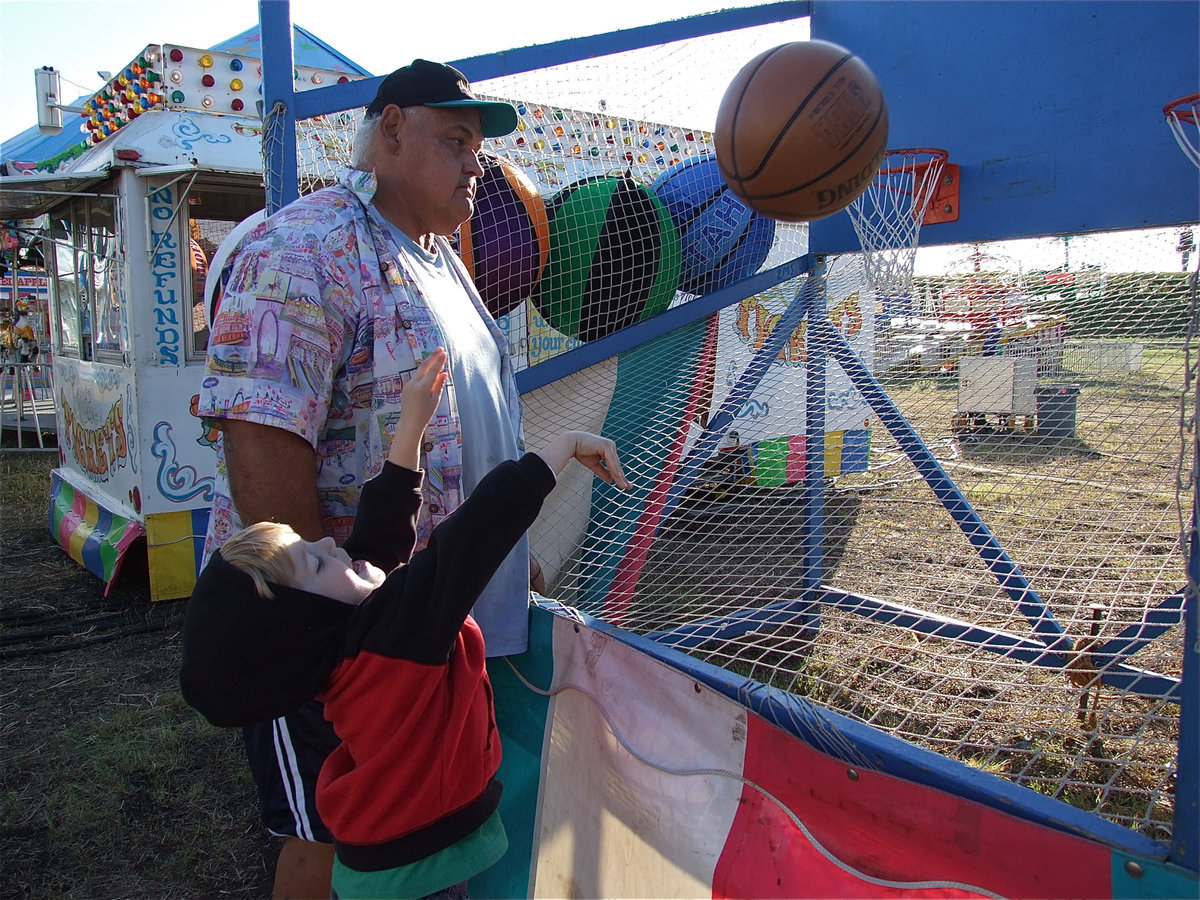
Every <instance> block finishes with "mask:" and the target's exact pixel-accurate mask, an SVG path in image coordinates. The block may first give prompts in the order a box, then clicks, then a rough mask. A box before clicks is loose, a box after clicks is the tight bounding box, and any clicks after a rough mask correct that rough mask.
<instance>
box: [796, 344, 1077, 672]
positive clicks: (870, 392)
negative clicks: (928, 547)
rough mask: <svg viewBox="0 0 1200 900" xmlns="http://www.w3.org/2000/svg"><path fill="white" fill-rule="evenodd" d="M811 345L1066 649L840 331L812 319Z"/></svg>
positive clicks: (1052, 644) (1003, 581)
mask: <svg viewBox="0 0 1200 900" xmlns="http://www.w3.org/2000/svg"><path fill="white" fill-rule="evenodd" d="M808 337H809V342H810V344H811V343H812V342H813V341H822V342H824V344H825V345H826V347H827V348H828V350H829V353H830V355H831V356H832V357H833V358H834V359H835V360H837V362H838V364H839V365H840V366H841V367H842V369H843V370H844V371H845V372H846V374H847V375H848V376H849V377H850V380H851V382H852V383H853V384H854V386H855V388H856V389H857V390H858V392H859V393H860V394H862V396H863V399H864V400H866V401H867V404H868V405H869V406H870V407H871V411H872V412H874V413H875V415H877V416H878V417H879V419H880V421H881V422H883V426H884V427H885V428H886V429H887V430H888V432H889V433H890V434H891V435H892V437H893V438H895V440H896V443H898V444H899V445H900V448H901V449H902V450H903V451H904V452H905V454H907V456H908V458H909V459H910V460H912V462H913V465H914V466H916V469H917V471H918V472H919V473H920V474H921V476H922V477H923V478H924V479H925V481H926V483H928V485H929V486H930V487H931V488H932V489H933V493H934V495H935V496H936V497H937V498H938V500H939V501H941V504H942V506H944V507H945V508H946V510H947V511H948V512H949V513H950V515H951V517H952V518H953V519H954V521H955V523H956V524H957V525H958V527H959V528H960V529H961V530H962V532H963V534H965V535H966V536H967V540H969V541H970V542H971V546H973V547H974V548H975V550H976V552H977V553H978V554H979V556H980V557H981V558H982V559H983V561H984V563H986V564H987V567H988V569H990V570H991V572H992V574H993V575H995V576H996V580H997V581H998V582H999V583H1000V586H1001V587H1002V588H1003V589H1004V591H1005V593H1007V594H1008V595H1009V597H1011V598H1012V600H1013V602H1014V603H1016V604H1017V608H1018V609H1020V610H1021V613H1022V615H1024V616H1025V618H1027V619H1028V620H1029V622H1030V624H1032V625H1033V630H1034V632H1035V633H1037V634H1038V635H1039V636H1040V637H1041V638H1042V639H1043V640H1044V641H1046V644H1047V646H1048V647H1049V648H1050V649H1051V650H1053V651H1056V652H1066V651H1068V650H1070V649H1072V647H1073V646H1074V643H1073V642H1072V641H1071V639H1070V638H1069V637H1067V635H1066V632H1065V631H1064V630H1063V627H1062V625H1061V624H1060V623H1059V621H1058V619H1057V618H1055V616H1054V613H1053V612H1051V611H1050V607H1048V606H1047V605H1046V603H1045V601H1043V600H1042V598H1041V597H1039V596H1038V594H1037V591H1035V590H1034V589H1033V586H1032V585H1031V584H1030V583H1029V581H1028V580H1027V579H1026V578H1025V576H1024V575H1023V574H1021V570H1020V569H1018V568H1017V565H1016V563H1014V562H1013V561H1012V559H1011V558H1010V557H1009V555H1008V553H1007V552H1005V550H1004V548H1003V547H1002V546H1000V542H999V541H998V540H996V536H995V535H994V534H992V532H991V529H989V528H988V527H987V525H986V524H985V523H984V521H983V519H981V518H980V517H979V513H978V512H976V511H975V508H974V507H973V506H971V503H970V501H969V500H967V498H966V497H965V496H964V495H963V493H962V491H960V490H959V489H958V485H956V484H955V483H954V481H953V480H952V479H951V478H950V476H949V475H947V474H946V470H945V469H943V468H942V467H941V464H940V463H938V461H937V459H936V457H934V455H933V453H932V452H931V451H930V449H929V448H928V447H927V446H925V442H924V441H922V440H921V438H920V436H919V435H918V434H917V432H916V430H915V429H914V428H913V427H912V425H910V424H909V422H908V420H907V419H906V418H904V414H903V413H901V412H900V410H899V409H898V408H897V407H896V404H895V403H893V402H892V398H891V397H889V396H888V395H887V392H886V391H885V390H884V389H883V387H882V386H881V385H880V384H879V382H878V381H876V380H875V376H874V375H872V374H871V372H870V370H869V369H867V367H866V366H865V365H863V362H862V360H860V359H859V358H858V355H857V354H856V353H855V352H854V349H853V348H852V347H851V346H850V344H849V343H847V341H846V339H845V338H844V337H843V336H842V335H841V333H840V332H839V331H838V330H837V329H836V328H834V327H833V324H832V323H831V322H829V321H824V322H813V323H812V324H811V325H810V327H809V330H808Z"/></svg>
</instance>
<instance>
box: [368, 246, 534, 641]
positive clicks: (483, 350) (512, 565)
mask: <svg viewBox="0 0 1200 900" xmlns="http://www.w3.org/2000/svg"><path fill="white" fill-rule="evenodd" d="M389 228H391V231H392V236H393V237H394V238H395V239H396V241H397V243H398V244H399V245H400V248H401V250H402V251H403V252H404V253H405V254H407V256H408V259H409V260H410V261H411V262H412V264H413V265H412V268H413V272H414V273H415V276H416V279H417V281H418V287H419V289H420V291H421V293H422V294H423V295H424V297H425V300H426V302H427V304H428V307H429V310H430V311H431V312H432V313H433V317H434V320H435V321H436V322H437V325H438V328H439V329H440V330H441V332H442V335H443V337H444V339H445V341H446V344H445V347H444V349H445V351H446V356H447V361H448V365H449V368H450V378H451V380H452V381H453V384H454V394H455V401H456V402H457V404H458V415H459V419H460V420H461V422H462V452H463V474H462V478H463V494H464V496H466V495H469V494H470V493H471V491H473V490H474V489H475V485H477V484H479V481H480V479H482V478H483V476H484V475H486V474H487V473H488V472H490V471H491V470H492V469H494V468H495V467H496V466H497V465H499V464H500V463H501V462H503V461H504V460H506V459H516V458H517V457H518V455H519V450H518V445H517V436H516V434H515V433H514V432H513V427H512V420H511V419H510V418H509V414H508V407H507V406H506V404H505V400H504V388H503V386H502V384H501V382H500V351H499V348H497V346H496V341H495V340H494V339H493V337H492V334H491V332H490V331H488V328H487V326H486V325H485V324H484V322H483V320H482V319H481V318H480V317H479V313H478V311H477V310H476V309H475V306H474V305H473V304H472V303H471V300H470V298H469V297H468V296H467V294H466V293H465V292H464V290H463V287H462V285H461V284H460V283H459V281H458V278H457V277H456V276H455V274H454V272H453V271H452V270H451V269H450V265H449V263H448V262H447V261H446V260H445V259H442V258H441V257H440V256H439V255H438V254H435V253H430V252H428V251H426V250H425V249H423V248H422V247H421V246H420V245H419V244H417V242H416V241H414V240H412V238H410V237H409V236H408V235H406V234H404V232H402V231H400V229H398V228H396V227H395V226H393V225H391V223H389ZM463 564H464V565H470V561H469V560H464V561H463ZM515 597H520V598H521V599H520V605H519V606H518V605H517V604H515V603H514V602H512V599H511V598H515ZM528 598H529V537H528V535H526V536H524V537H522V538H521V540H520V541H519V542H518V543H517V545H516V546H515V547H514V548H513V550H512V552H511V553H510V554H509V555H508V557H507V558H506V559H505V560H504V562H503V564H502V565H501V566H500V568H499V569H498V570H497V572H496V575H495V577H494V578H492V580H491V582H490V583H489V584H488V586H487V587H486V588H485V589H484V591H483V593H482V594H481V595H480V598H479V600H478V602H477V603H476V604H475V608H474V610H472V615H473V616H474V617H475V620H476V621H477V622H478V623H479V627H480V628H481V629H482V630H483V635H484V638H485V640H486V641H487V653H488V656H504V655H508V654H510V653H523V652H524V651H525V649H526V633H525V632H526V626H525V618H524V616H523V615H522V617H521V619H520V620H518V621H514V614H515V612H516V611H517V610H518V609H520V610H523V609H524V608H525V604H527V603H528ZM506 601H507V602H506Z"/></svg>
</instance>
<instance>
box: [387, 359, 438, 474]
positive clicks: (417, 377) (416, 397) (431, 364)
mask: <svg viewBox="0 0 1200 900" xmlns="http://www.w3.org/2000/svg"><path fill="white" fill-rule="evenodd" d="M448 377H449V372H448V371H447V369H446V351H445V350H443V349H442V348H441V347H438V348H437V349H436V350H434V351H433V352H432V353H430V354H429V355H428V356H427V357H425V359H423V360H422V361H421V364H420V365H419V366H417V370H416V371H415V372H413V374H412V377H410V378H409V379H408V381H406V382H405V383H404V390H403V391H402V393H401V394H400V417H399V418H398V419H397V420H396V430H395V432H393V434H392V445H391V446H390V447H389V448H388V462H390V463H392V464H394V465H397V466H404V467H405V468H406V469H417V468H419V467H420V464H421V438H422V436H423V435H424V433H425V426H426V425H428V424H429V420H430V418H432V416H433V413H434V411H435V410H436V409H437V407H438V403H439V402H440V401H441V399H442V387H443V386H444V385H445V384H446V379H447V378H448Z"/></svg>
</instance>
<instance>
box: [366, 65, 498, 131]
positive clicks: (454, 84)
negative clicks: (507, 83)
mask: <svg viewBox="0 0 1200 900" xmlns="http://www.w3.org/2000/svg"><path fill="white" fill-rule="evenodd" d="M392 103H395V104H396V105H397V106H399V107H400V108H401V109H403V108H404V107H406V106H435V107H456V106H466V107H471V108H473V109H478V110H479V121H480V125H481V126H482V128H483V136H484V137H502V136H504V135H506V134H508V133H510V132H511V131H512V130H513V129H515V128H516V127H517V111H516V110H515V109H513V108H512V107H511V106H509V105H508V104H507V103H501V102H499V101H491V100H479V99H477V98H476V97H475V94H474V93H473V92H472V91H471V84H470V82H468V81H467V79H466V76H464V75H463V73H462V72H460V71H458V69H456V68H454V67H453V66H447V65H443V64H442V63H435V62H430V61H429V60H427V59H414V60H413V61H412V65H409V66H405V67H404V68H403V69H397V70H396V71H395V72H393V73H392V74H391V75H389V76H387V77H386V78H385V79H383V82H382V83H381V84H380V85H379V93H377V94H376V95H375V99H374V100H372V101H371V105H370V106H368V107H367V118H373V117H374V116H378V115H380V114H381V113H382V112H383V109H384V107H385V106H388V105H389V104H392Z"/></svg>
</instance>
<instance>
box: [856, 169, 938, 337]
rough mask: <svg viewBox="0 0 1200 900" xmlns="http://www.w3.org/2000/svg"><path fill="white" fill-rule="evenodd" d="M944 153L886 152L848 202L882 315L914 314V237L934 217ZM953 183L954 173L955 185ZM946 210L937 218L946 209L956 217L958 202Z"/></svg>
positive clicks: (915, 246) (915, 255)
mask: <svg viewBox="0 0 1200 900" xmlns="http://www.w3.org/2000/svg"><path fill="white" fill-rule="evenodd" d="M948 156H949V154H948V153H947V152H946V151H945V150H933V149H928V148H908V149H903V150H889V151H887V153H885V154H884V155H883V163H882V165H881V166H880V168H879V174H878V175H876V176H875V178H874V179H872V181H871V184H870V185H869V186H868V187H867V189H866V190H865V191H864V192H863V193H862V195H861V196H859V197H858V198H856V199H855V200H854V202H853V203H851V204H850V206H849V207H848V211H849V213H850V219H851V220H852V221H853V222H854V230H855V232H856V233H857V234H858V240H859V242H860V243H861V244H862V248H863V254H864V256H865V258H866V269H867V280H868V281H869V282H870V284H871V287H872V288H874V290H875V293H876V294H877V296H878V297H879V298H880V310H881V314H882V316H883V317H884V318H890V317H892V316H896V315H911V314H912V309H911V304H910V302H909V294H910V293H911V290H912V276H913V266H914V264H915V263H916V258H917V239H918V237H919V236H920V233H921V225H922V223H923V222H925V221H926V219H927V218H928V219H930V220H931V221H932V220H933V217H932V216H930V215H929V212H930V206H931V201H933V200H934V197H935V196H937V194H938V191H939V188H941V187H942V177H943V170H946V168H947V163H946V159H947V157H948ZM955 168H956V167H955ZM947 171H948V170H947ZM957 182H958V178H957V175H956V174H955V176H954V187H957ZM934 205H935V206H936V204H934ZM938 212H939V213H941V212H943V211H942V210H941V209H939V210H938ZM944 212H945V213H946V215H941V216H939V221H947V220H948V218H947V217H948V215H949V214H950V212H953V213H954V216H953V217H954V218H957V202H955V204H954V209H953V210H952V211H951V210H949V209H947V210H945V211H944Z"/></svg>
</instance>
